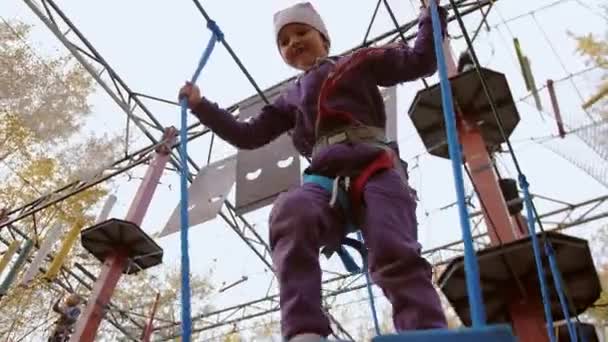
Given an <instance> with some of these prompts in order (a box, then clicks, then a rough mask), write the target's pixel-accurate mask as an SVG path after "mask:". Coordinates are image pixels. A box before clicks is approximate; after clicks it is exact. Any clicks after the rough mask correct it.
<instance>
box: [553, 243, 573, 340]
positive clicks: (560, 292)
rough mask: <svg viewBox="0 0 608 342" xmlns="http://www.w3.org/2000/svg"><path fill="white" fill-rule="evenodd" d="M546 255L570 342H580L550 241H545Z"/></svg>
mask: <svg viewBox="0 0 608 342" xmlns="http://www.w3.org/2000/svg"><path fill="white" fill-rule="evenodd" d="M545 253H546V254H547V258H548V259H549V267H550V268H551V275H552V276H553V283H554V284H555V291H556V292H557V296H558V297H559V303H560V305H561V307H562V312H563V313H564V318H565V319H566V325H567V326H568V334H569V335H570V341H571V342H578V334H577V333H576V329H575V327H574V325H573V324H572V321H570V310H569V308H568V302H567V301H566V295H565V293H564V289H563V288H562V274H561V272H560V271H559V266H558V265H557V260H555V252H554V250H553V247H552V246H551V244H550V243H549V242H548V241H545Z"/></svg>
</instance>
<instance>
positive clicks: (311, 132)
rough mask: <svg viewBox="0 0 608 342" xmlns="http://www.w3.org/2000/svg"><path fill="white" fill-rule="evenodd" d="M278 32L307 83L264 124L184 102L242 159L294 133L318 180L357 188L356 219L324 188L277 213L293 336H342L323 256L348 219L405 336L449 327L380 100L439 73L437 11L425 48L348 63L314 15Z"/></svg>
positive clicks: (364, 53)
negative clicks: (327, 308)
mask: <svg viewBox="0 0 608 342" xmlns="http://www.w3.org/2000/svg"><path fill="white" fill-rule="evenodd" d="M440 14H441V18H442V22H443V27H444V31H445V18H446V11H445V10H444V9H441V8H440ZM274 24H275V32H276V37H275V39H276V43H277V47H278V49H279V52H280V54H281V57H282V58H283V60H284V61H285V62H286V63H287V64H288V65H290V66H292V67H294V68H296V69H298V70H301V71H303V73H302V74H301V75H299V76H298V77H297V79H296V80H295V81H294V82H293V83H292V84H291V85H290V86H289V87H287V89H286V90H285V91H284V92H283V93H282V94H281V95H280V96H279V97H278V98H277V99H276V100H275V101H274V102H273V103H272V104H270V105H267V106H265V107H264V108H263V109H262V110H261V112H260V113H259V114H258V115H257V116H256V117H254V118H253V119H252V120H250V121H248V122H238V121H236V120H235V118H234V117H233V116H232V115H230V114H229V113H228V112H227V111H225V110H224V109H221V108H219V106H218V105H217V104H215V103H213V102H211V101H209V100H208V99H206V98H204V97H201V94H200V90H199V88H198V87H196V86H195V85H192V84H189V83H187V84H186V85H185V86H184V87H183V88H182V89H181V90H180V92H179V97H180V98H182V97H187V99H188V103H189V107H190V109H191V110H192V112H193V113H194V114H195V115H196V116H197V117H198V118H199V120H200V121H201V122H202V123H203V124H204V125H206V126H207V127H209V128H210V129H211V130H213V131H214V132H215V133H216V134H217V135H218V136H219V137H221V138H222V139H224V140H226V141H227V142H229V143H231V144H232V145H234V146H236V147H237V148H241V149H255V148H259V147H262V146H264V145H265V144H267V143H269V142H271V141H272V140H273V139H276V138H277V137H279V136H280V135H281V134H283V133H285V132H287V131H289V130H291V131H292V133H293V134H292V139H293V144H294V146H295V147H296V149H297V150H298V151H299V152H300V153H301V154H302V155H303V156H307V157H311V158H312V161H311V164H310V166H309V167H308V168H307V170H306V173H307V174H314V175H321V176H324V177H331V178H332V179H333V178H338V179H339V178H340V177H343V178H345V179H346V178H348V179H349V181H350V182H348V183H349V184H350V186H348V184H347V190H348V193H349V197H350V200H351V203H352V207H353V210H354V214H353V217H346V215H345V213H344V212H343V210H342V209H341V208H340V207H339V206H332V205H330V199H331V195H332V194H331V193H329V192H328V191H326V190H324V188H322V187H320V186H319V185H317V184H315V183H304V184H303V185H302V186H300V187H297V188H294V189H291V190H290V191H288V192H285V193H283V194H281V195H280V196H279V198H278V199H277V200H276V202H275V204H274V207H273V209H272V212H271V214H270V219H269V227H270V246H271V249H272V258H273V262H274V265H275V268H276V272H277V277H278V282H279V289H280V305H281V316H282V320H281V328H282V333H283V336H284V337H285V338H286V339H288V340H290V341H320V340H322V337H324V336H328V335H329V334H330V333H331V328H330V323H329V320H328V318H327V317H326V315H325V314H324V312H323V310H322V306H321V269H320V266H319V249H320V248H321V247H322V246H330V247H331V246H333V247H334V248H337V246H339V245H340V243H341V241H342V239H343V237H344V236H345V234H346V233H347V231H346V230H345V229H346V228H345V227H346V220H347V219H348V220H351V219H357V220H356V223H357V225H358V226H359V227H360V228H361V230H362V233H363V236H364V239H365V244H366V247H367V249H368V253H369V254H368V260H369V269H370V273H371V276H372V279H373V280H374V282H375V283H376V284H377V285H378V286H380V287H381V288H382V290H383V292H384V294H385V295H386V297H387V298H388V300H389V301H390V302H391V304H392V306H393V321H394V324H395V327H396V329H397V330H409V329H432V328H443V327H445V326H446V321H445V317H444V314H443V311H442V308H441V305H440V301H439V297H438V295H437V292H436V291H435V289H434V288H433V286H432V281H431V267H430V265H429V263H428V262H427V261H426V260H425V259H424V258H422V256H421V246H420V244H419V243H418V241H417V238H418V237H417V235H418V234H417V221H416V199H415V195H414V191H413V190H412V189H411V188H410V187H409V185H408V184H407V180H406V177H403V175H404V174H405V170H403V168H402V166H401V163H399V162H398V161H399V159H398V155H399V151H398V148H397V144H396V143H395V142H387V141H386V138H385V136H384V130H385V125H386V114H385V108H384V102H383V100H382V96H381V94H380V92H379V89H378V86H382V87H390V86H394V85H396V84H398V83H402V82H407V81H413V80H416V79H419V78H420V77H425V76H430V75H432V74H433V73H434V72H435V71H436V60H435V53H434V48H433V37H432V25H431V17H430V11H429V10H428V9H424V10H423V11H422V13H421V15H420V18H419V26H418V28H419V31H418V36H417V38H416V42H415V45H414V46H413V48H410V47H408V46H407V45H406V44H405V43H397V44H393V45H390V46H385V47H381V48H364V49H360V50H358V51H355V52H353V53H351V54H349V55H346V56H339V57H328V54H329V49H330V46H331V39H330V36H329V34H328V32H327V29H326V27H325V25H324V23H323V20H322V19H321V17H320V16H319V15H318V13H317V12H316V11H315V9H314V8H313V7H312V5H311V4H310V3H300V4H297V5H294V6H291V7H289V8H287V9H285V10H282V11H280V12H278V13H276V14H275V16H274ZM304 205H305V206H306V210H302V207H303V206H304Z"/></svg>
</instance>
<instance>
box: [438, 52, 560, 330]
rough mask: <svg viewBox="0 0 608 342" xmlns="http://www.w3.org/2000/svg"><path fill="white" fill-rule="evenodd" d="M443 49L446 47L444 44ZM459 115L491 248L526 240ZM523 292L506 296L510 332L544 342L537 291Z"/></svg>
mask: <svg viewBox="0 0 608 342" xmlns="http://www.w3.org/2000/svg"><path fill="white" fill-rule="evenodd" d="M444 47H449V42H448V40H446V41H445V42H444ZM446 50H447V49H446ZM446 62H448V65H454V61H453V59H452V57H451V56H448V55H446ZM457 73H458V71H457V70H456V69H454V68H452V69H450V70H448V74H449V76H450V77H452V76H455V75H456V74H457ZM463 114H464V113H456V120H457V121H458V135H459V138H460V143H461V144H462V153H463V158H464V160H465V163H466V165H467V167H468V169H469V171H470V173H471V178H472V181H473V184H474V185H475V188H476V190H477V194H478V196H479V199H480V201H481V202H482V203H483V208H482V211H483V215H484V219H485V222H486V226H487V227H488V233H489V235H490V241H491V244H492V245H493V246H496V245H499V244H501V243H507V242H510V241H513V240H517V239H520V238H523V237H525V236H527V233H526V232H527V230H524V231H522V230H521V229H520V228H519V226H518V221H519V220H518V218H517V216H513V217H512V216H511V215H510V214H509V209H508V206H507V203H506V201H505V198H504V195H503V193H502V190H501V188H500V184H499V182H498V176H497V175H496V173H495V171H494V167H493V165H492V159H491V158H490V155H489V153H488V149H487V146H486V144H485V142H484V140H483V136H482V135H481V132H480V131H479V129H478V127H477V124H476V123H475V122H468V121H467V120H466V116H465V115H463ZM524 227H525V226H524ZM525 290H526V293H525V294H522V293H519V292H518V291H515V292H514V293H513V294H512V295H510V294H506V295H510V297H511V300H510V303H511V304H510V305H509V314H510V317H511V322H512V327H513V331H514V333H515V335H516V336H517V337H518V340H519V341H520V342H544V341H548V340H549V337H548V334H547V330H546V328H545V326H546V324H545V319H544V315H543V306H542V301H541V299H540V297H539V296H538V294H537V292H538V291H537V289H535V288H534V287H531V286H527V287H526V289H525ZM533 294H534V295H533ZM539 327H540V328H541V329H539Z"/></svg>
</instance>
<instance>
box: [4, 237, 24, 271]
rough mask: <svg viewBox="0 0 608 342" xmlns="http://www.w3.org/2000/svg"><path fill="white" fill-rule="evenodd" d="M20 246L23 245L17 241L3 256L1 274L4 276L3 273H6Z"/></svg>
mask: <svg viewBox="0 0 608 342" xmlns="http://www.w3.org/2000/svg"><path fill="white" fill-rule="evenodd" d="M19 245H21V243H20V242H19V241H16V240H15V241H13V242H12V243H11V244H10V245H9V246H8V249H7V250H6V252H5V253H4V255H3V256H2V260H0V274H2V271H4V269H5V268H6V266H7V265H8V263H9V262H10V261H11V259H12V258H13V256H14V255H15V253H16V252H17V250H18V249H19Z"/></svg>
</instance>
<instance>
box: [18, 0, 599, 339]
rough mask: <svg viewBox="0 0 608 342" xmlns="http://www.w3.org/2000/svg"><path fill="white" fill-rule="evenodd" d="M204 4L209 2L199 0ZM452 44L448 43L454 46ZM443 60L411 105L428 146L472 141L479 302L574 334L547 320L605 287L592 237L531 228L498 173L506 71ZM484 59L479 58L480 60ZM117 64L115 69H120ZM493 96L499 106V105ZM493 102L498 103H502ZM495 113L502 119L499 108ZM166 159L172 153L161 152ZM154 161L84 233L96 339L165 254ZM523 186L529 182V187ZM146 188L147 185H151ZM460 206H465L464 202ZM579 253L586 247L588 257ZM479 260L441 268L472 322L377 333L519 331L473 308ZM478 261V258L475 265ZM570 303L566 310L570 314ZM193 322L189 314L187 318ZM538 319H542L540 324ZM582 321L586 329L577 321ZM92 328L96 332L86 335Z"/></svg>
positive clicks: (459, 335)
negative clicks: (123, 204)
mask: <svg viewBox="0 0 608 342" xmlns="http://www.w3.org/2000/svg"><path fill="white" fill-rule="evenodd" d="M26 2H27V1H26ZM49 3H50V4H51V7H54V4H53V2H52V1H49ZM198 5H199V6H200V4H198ZM455 8H456V7H455ZM457 16H458V14H457ZM207 19H208V18H207ZM230 52H231V51H230ZM445 52H449V49H447V50H446V51H445ZM231 53H232V52H231ZM438 53H440V49H438ZM442 62H443V63H445V64H447V66H440V68H443V69H448V70H443V71H442V73H443V75H442V83H443V84H442V85H436V86H434V87H431V88H429V89H426V90H423V91H421V92H419V94H418V96H417V98H416V100H415V101H414V105H413V106H412V110H410V116H411V118H412V120H413V122H414V123H415V125H416V127H417V129H418V131H419V133H420V135H421V137H422V139H423V141H425V144H426V145H427V147H428V148H429V152H431V153H434V154H436V155H438V156H442V157H448V156H449V155H450V153H448V152H449V148H448V144H447V141H448V137H447V135H450V134H454V132H456V128H457V129H458V133H459V134H458V135H459V138H460V141H459V143H460V144H462V148H463V158H464V161H465V163H466V165H467V167H468V170H470V172H471V177H472V179H473V183H474V184H475V187H476V190H477V192H478V194H479V197H480V200H481V202H482V203H483V205H484V208H483V213H484V216H485V219H486V223H487V226H488V227H489V233H490V236H491V241H492V243H493V244H494V247H493V248H490V249H487V250H484V251H481V252H479V273H480V279H481V286H478V288H477V290H479V291H477V293H476V294H475V293H474V295H475V296H478V297H480V298H478V299H479V300H478V302H480V301H481V299H483V300H484V301H485V302H486V304H487V307H488V310H487V313H488V321H489V322H490V323H504V322H506V323H511V324H512V326H513V331H514V333H515V335H517V336H518V337H519V339H520V340H522V341H528V340H530V341H532V340H534V341H544V340H548V339H549V338H553V335H555V336H558V337H559V338H560V339H561V338H562V337H563V336H564V332H567V333H568V336H570V337H571V336H572V335H571V334H572V329H573V327H574V330H575V332H576V331H583V330H584V328H585V325H582V324H578V323H576V324H566V325H562V326H560V327H559V328H558V329H557V331H560V333H555V332H554V333H553V334H551V333H549V332H548V331H549V330H548V329H553V326H552V319H553V318H556V319H561V318H562V317H564V316H569V315H575V314H576V313H578V312H580V311H581V310H583V309H584V308H585V307H586V306H588V304H589V302H591V301H593V299H594V298H596V297H597V296H596V295H597V289H598V287H597V285H598V282H597V277H596V276H595V272H594V270H593V265H592V264H591V265H590V264H589V262H588V261H589V260H588V258H587V257H588V247H587V244H586V242H585V241H583V240H580V239H574V238H570V237H567V236H564V235H561V234H546V233H540V234H536V233H535V232H534V229H533V228H534V221H533V220H534V215H529V219H530V216H531V221H528V223H527V224H528V229H527V228H526V222H525V220H524V218H523V217H522V216H521V215H520V214H519V212H520V211H521V207H522V206H521V203H522V200H520V199H519V198H518V196H516V194H517V187H516V186H515V184H514V181H513V180H508V179H499V177H498V176H497V175H496V173H495V172H494V171H493V170H492V165H493V162H492V158H491V154H492V153H494V152H496V151H497V150H498V147H499V146H500V145H501V144H503V143H505V142H508V136H509V135H510V133H511V132H512V131H513V129H514V128H515V126H516V125H517V123H518V121H519V117H518V114H517V110H516V109H515V106H514V104H513V99H512V97H511V94H510V91H509V87H508V84H507V81H506V79H505V77H504V75H502V74H500V73H498V72H496V71H492V70H489V69H485V68H480V69H479V71H478V72H477V70H475V69H473V70H470V71H467V72H464V73H462V74H460V75H458V74H457V73H455V72H454V67H455V66H454V63H453V61H451V60H450V57H449V56H448V57H447V58H446V59H445V60H443V59H442ZM476 64H477V66H479V65H478V63H477V62H476ZM446 73H447V75H446ZM111 74H114V73H113V72H112V73H111ZM447 77H450V78H451V79H450V83H451V91H452V92H453V93H454V94H453V96H452V95H450V94H446V91H447V88H450V87H449V85H447V84H446V83H447ZM484 82H485V85H484ZM440 87H443V88H444V89H443V92H441V91H440ZM484 88H489V93H490V94H492V97H493V98H490V99H488V98H485V97H484V95H486V96H487V94H480V92H481V90H480V89H484ZM441 95H443V105H442V104H441V103H440V100H439V99H440V97H441ZM452 99H453V101H454V103H455V105H454V107H455V108H454V109H455V111H456V114H457V115H458V117H457V118H456V120H455V123H456V125H457V127H453V129H452V130H451V131H450V130H448V131H447V132H446V127H445V126H444V125H445V124H444V121H445V122H449V121H450V120H453V119H454V118H453V117H452V119H450V115H449V113H448V114H446V115H445V117H444V118H442V115H441V114H442V112H441V111H442V108H451V107H452V106H451V105H446V103H448V104H449V102H450V101H452ZM429 106H430V108H429ZM442 106H443V107H442ZM493 106H495V107H496V108H492V107H493ZM494 109H496V111H495V110H494ZM444 114H445V113H444ZM496 114H497V115H498V117H499V118H500V119H501V121H499V120H497V118H496V117H494V116H493V115H496ZM452 138H454V137H452ZM454 142H456V143H458V141H456V140H454V139H452V146H454ZM171 145H172V144H167V145H165V147H169V146H171ZM452 149H454V147H452ZM488 151H489V152H488ZM160 154H162V153H160ZM239 154H241V156H243V155H244V154H242V153H241V151H239ZM456 154H458V153H456ZM167 155H168V153H167V154H163V155H162V156H159V155H157V160H155V164H156V163H158V164H163V165H164V163H166V162H167V159H168V158H167ZM250 156H251V157H253V156H254V155H253V154H252V155H250ZM456 157H458V156H456ZM161 159H162V160H164V161H160V160H161ZM250 159H255V158H250ZM450 159H452V161H453V162H454V163H455V164H454V170H455V173H457V171H456V169H457V168H460V167H461V165H460V158H454V154H453V153H452V157H451V158H450ZM242 160H244V158H242V159H241V163H240V164H239V165H240V166H239V167H241V168H242V167H243V166H244V165H245V164H244V163H242ZM296 162H297V160H296V161H295V162H294V163H293V164H292V165H290V168H289V169H291V168H292V167H295V166H297V164H296ZM153 168H154V169H155V170H156V171H158V172H160V171H159V170H162V167H159V166H158V165H154V167H153V166H150V169H149V170H148V171H149V172H148V174H147V175H146V178H145V180H144V183H142V186H141V187H140V189H139V191H138V195H137V196H136V198H135V199H134V201H133V204H132V208H131V209H132V210H130V211H129V215H127V218H126V219H125V220H124V221H123V220H117V219H110V220H108V221H104V222H102V223H99V224H96V225H95V226H93V227H90V228H88V229H86V230H85V231H83V233H82V235H81V236H82V242H83V245H84V246H85V248H87V250H89V251H90V252H91V253H92V254H93V255H95V256H96V257H97V258H98V259H99V260H100V261H102V262H104V270H103V271H102V273H101V275H100V277H99V278H98V282H97V283H96V285H95V288H94V290H93V293H92V295H91V298H89V306H88V307H87V310H86V311H85V314H83V318H82V320H81V321H80V322H79V329H78V331H77V333H79V334H81V336H83V339H82V340H92V338H93V336H94V333H95V331H96V329H97V326H98V324H99V321H100V320H101V318H102V315H103V311H102V309H103V305H105V304H103V303H107V301H108V300H109V297H110V296H111V292H112V291H113V289H114V286H115V284H116V282H117V281H118V279H119V277H120V275H121V272H125V273H130V272H137V271H138V270H140V269H144V268H146V267H151V266H153V265H155V264H157V263H159V262H160V260H161V259H162V250H160V248H158V246H156V245H155V244H154V243H153V241H152V240H151V239H150V238H149V237H147V236H146V235H145V234H144V233H143V232H142V231H141V229H139V227H138V226H139V225H140V224H141V220H142V218H143V213H145V207H147V204H145V202H146V200H147V201H148V203H149V201H150V199H151V196H152V193H153V192H154V186H153V184H156V181H157V180H158V177H160V174H157V175H156V174H155V175H154V176H151V175H150V174H151V173H153V172H154V171H152V169H153ZM154 177H157V178H156V179H155V180H154V181H152V180H151V179H154ZM456 178H457V179H456V181H457V182H459V180H458V178H459V177H456ZM460 178H461V177H460ZM290 180H292V179H290ZM523 180H524V182H522V184H524V185H525V186H522V190H525V191H527V183H526V182H525V178H524V179H523ZM460 181H461V180H460ZM457 186H458V185H457ZM238 187H239V185H238V184H237V193H238V194H240V195H241V196H238V194H237V197H238V198H237V202H238V206H237V209H239V210H238V212H241V213H243V212H247V211H250V210H253V209H255V208H257V207H259V206H261V205H263V203H256V202H255V201H250V199H249V198H248V197H247V196H244V193H243V192H239V191H242V190H243V189H244V188H243V187H240V190H239V189H238ZM524 187H525V188H526V189H524ZM144 188H145V189H147V192H146V190H144ZM265 190H268V189H265ZM222 191H223V190H222ZM272 191H274V190H272ZM144 192H146V195H143V193H144ZM514 194H515V195H514ZM272 195H273V193H269V194H268V197H267V198H265V201H270V200H271V199H272ZM238 199H242V201H239V200H238ZM524 200H525V199H524ZM266 203H268V202H266ZM217 205H218V210H219V206H220V205H221V201H220V202H219V203H217ZM135 207H137V208H138V210H140V211H139V214H141V215H135V211H137V210H135V209H134V208H135ZM142 207H143V208H142ZM526 207H527V209H528V210H531V209H530V208H528V207H529V203H527V204H526ZM464 213H465V214H466V210H464ZM215 214H217V211H215V213H214V214H213V216H214V215H215ZM461 214H463V212H462V211H461ZM465 216H466V215H461V221H462V220H465ZM466 219H468V217H466ZM530 228H532V229H531V230H532V233H530V232H528V230H530ZM118 233H120V234H122V233H127V234H126V236H127V237H132V238H134V239H135V240H136V241H139V242H141V243H140V244H139V246H138V248H135V249H131V248H130V247H129V248H127V249H128V251H125V250H122V251H120V250H119V249H117V248H115V244H116V245H118V246H120V245H121V244H123V245H124V244H126V243H127V242H128V241H129V239H125V237H124V236H120V234H118ZM106 234H110V236H111V238H110V239H108V238H107V237H106ZM112 239H113V240H112ZM537 240H541V241H543V242H544V243H546V244H545V251H546V252H548V253H545V255H541V254H540V253H541V251H540V250H538V248H537V247H535V246H538V241H537ZM535 241H536V243H535ZM469 242H470V238H469V239H465V243H469ZM547 246H549V247H547ZM123 247H124V246H123ZM139 247H142V248H139ZM535 249H536V250H535ZM471 251H472V246H469V252H471ZM551 253H553V254H551ZM572 253H577V254H576V257H575V258H572V257H571V255H572ZM470 255H471V254H470V253H469V256H470ZM551 255H553V257H554V259H553V260H554V261H555V263H554V266H555V267H552V266H551V267H550V268H551V273H552V274H553V275H554V276H555V275H556V273H555V272H554V270H556V269H561V270H562V271H563V274H561V273H560V274H559V275H558V276H557V278H561V276H563V278H564V282H563V283H562V281H561V280H560V279H557V280H558V281H557V282H555V284H557V285H553V287H551V288H549V289H546V291H544V292H545V294H546V293H547V292H548V290H551V292H554V291H553V290H555V292H557V293H564V294H565V293H567V294H568V296H559V295H553V296H552V298H550V299H551V304H549V307H550V308H551V310H549V312H550V314H551V315H552V316H551V319H549V320H547V318H544V319H543V317H542V314H543V309H544V308H546V306H543V305H542V300H543V299H542V298H541V297H542V295H541V294H542V292H543V291H538V288H539V287H541V286H542V285H543V284H542V283H543V280H542V279H544V278H545V276H544V272H545V268H544V267H542V268H541V269H540V274H541V277H540V278H538V274H537V275H536V276H537V279H541V281H540V283H539V282H538V280H537V281H534V279H533V278H534V276H535V274H534V267H535V266H539V265H538V261H539V258H540V259H544V257H547V258H549V261H551ZM580 256H583V257H582V258H581V257H580ZM577 259H581V260H577ZM513 264H515V265H517V266H518V267H519V266H525V267H521V268H519V269H517V268H514V266H513ZM466 265H468V266H466ZM471 265H472V263H471V262H470V258H469V260H466V259H463V258H459V259H456V260H454V261H452V263H451V264H450V265H449V267H448V269H447V270H446V271H445V272H444V273H443V275H442V276H441V278H440V284H441V288H442V290H443V291H444V293H445V294H446V295H447V296H448V299H449V300H450V302H451V303H452V305H453V306H454V308H455V309H456V311H457V312H458V314H459V316H460V317H461V319H462V320H463V322H464V323H465V324H467V325H470V324H473V329H464V330H461V331H438V332H420V333H412V334H406V335H403V336H400V335H394V336H382V337H378V338H377V339H376V340H377V341H400V340H407V341H418V340H420V341H422V340H424V341H434V340H445V339H448V338H449V340H451V341H459V339H460V340H471V339H473V338H474V339H481V340H486V341H503V340H504V341H511V340H512V336H511V333H510V329H508V328H507V327H506V326H504V325H503V326H498V327H488V326H485V312H483V311H484V310H482V314H473V313H472V311H471V310H470V309H469V308H467V305H466V297H467V296H466V292H465V287H466V286H465V285H467V283H468V285H470V282H468V281H466V280H465V279H464V278H465V272H464V269H465V268H467V269H468V270H467V271H470V268H471ZM589 266H591V267H589ZM473 268H476V267H475V266H473ZM579 271H580V272H583V273H586V275H585V276H584V277H576V275H577V273H576V272H579ZM581 274H582V273H581ZM501 277H502V278H501ZM522 277H523V278H526V279H523V280H525V281H522V282H516V281H515V282H513V284H518V283H521V286H520V287H519V288H518V289H517V291H513V292H512V293H508V295H509V296H510V297H508V298H512V299H520V298H521V297H522V293H525V294H527V295H528V296H527V297H526V298H525V302H520V303H519V304H517V303H516V304H510V303H507V301H505V300H503V299H502V297H500V298H498V294H502V293H503V292H501V290H502V289H500V288H499V287H498V286H496V285H500V283H501V282H502V281H508V279H516V280H517V279H521V278H522ZM473 278H474V277H473ZM468 280H471V279H468ZM496 280H498V281H496ZM473 281H475V279H473ZM578 286H581V289H583V290H582V291H576V289H579V288H578ZM583 286H584V288H583ZM543 287H546V286H543ZM573 287H575V288H573ZM469 297H471V293H469ZM565 297H568V298H565ZM568 299H571V300H572V302H573V303H566V304H567V305H565V306H567V307H573V308H574V309H571V310H566V311H564V310H561V311H560V308H561V309H563V307H564V300H568ZM522 303H523V304H522ZM477 304H479V303H477ZM572 304H573V305H572ZM564 312H566V313H565V314H564ZM546 313H547V312H545V314H546ZM475 315H477V319H475V317H474V316H475ZM560 315H561V316H560ZM480 316H481V317H480ZM85 317H86V321H85ZM184 323H186V324H187V322H184ZM568 323H571V322H568ZM539 327H541V328H542V329H538V328H539ZM579 327H580V328H581V330H579V329H578V328H579ZM545 328H548V329H545ZM532 330H541V331H544V330H547V332H546V333H538V332H537V331H535V332H532ZM76 335H77V334H75V336H76ZM75 336H74V337H73V340H78V339H77V337H75ZM85 337H86V338H88V339H85ZM185 338H188V337H185ZM587 341H591V339H589V338H587Z"/></svg>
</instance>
